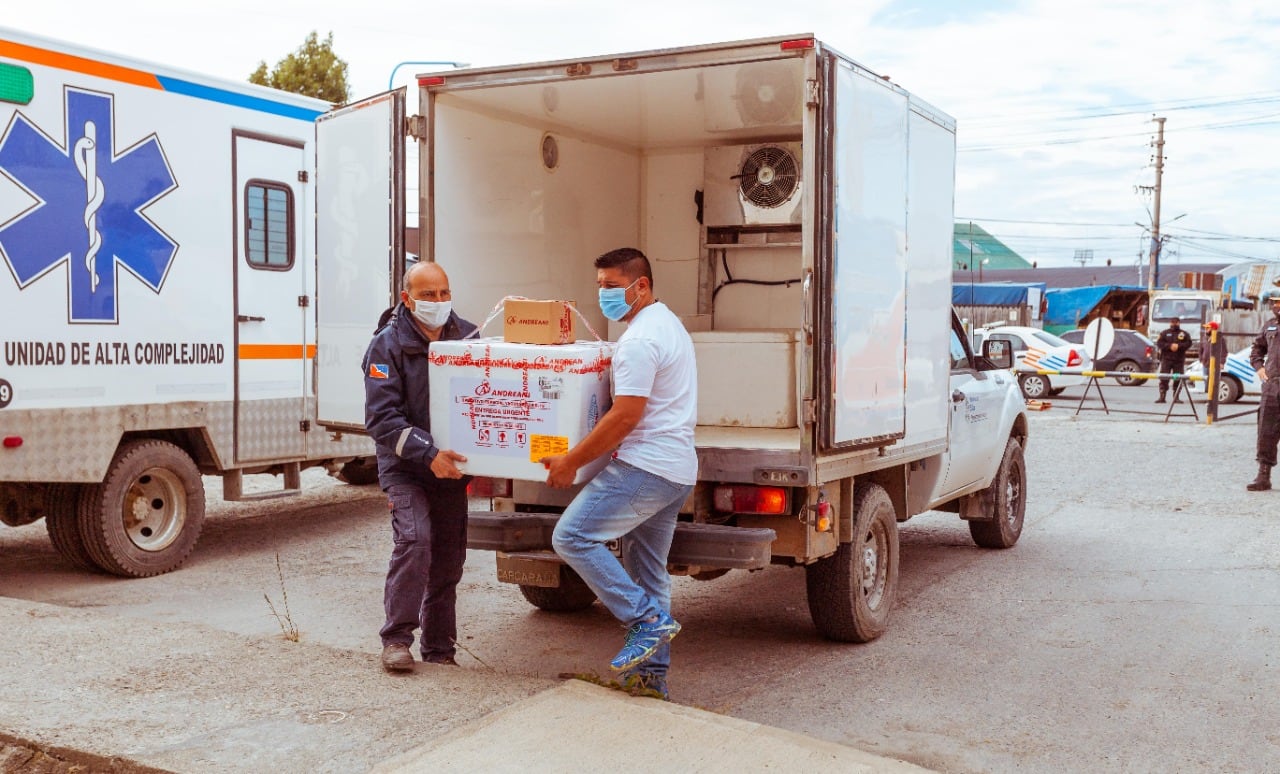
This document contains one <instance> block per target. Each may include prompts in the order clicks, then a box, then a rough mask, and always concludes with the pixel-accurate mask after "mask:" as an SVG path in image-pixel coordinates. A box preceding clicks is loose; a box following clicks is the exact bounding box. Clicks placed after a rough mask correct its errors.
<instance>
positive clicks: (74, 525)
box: [44, 484, 101, 570]
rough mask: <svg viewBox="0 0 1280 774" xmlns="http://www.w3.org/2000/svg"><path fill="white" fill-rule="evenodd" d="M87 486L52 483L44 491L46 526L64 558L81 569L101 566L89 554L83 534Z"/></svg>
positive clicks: (54, 544) (50, 537) (93, 568)
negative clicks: (82, 507) (82, 503)
mask: <svg viewBox="0 0 1280 774" xmlns="http://www.w3.org/2000/svg"><path fill="white" fill-rule="evenodd" d="M84 490H85V487H84V486H82V485H80V484H50V485H49V489H48V490H47V491H46V493H45V514H44V528H45V531H47V532H48V533H49V542H50V543H53V547H54V548H55V549H56V550H57V551H58V553H59V554H61V555H62V558H63V559H66V560H67V561H68V562H71V563H72V564H74V565H75V566H76V567H79V568H80V569H82V570H98V569H101V568H100V567H98V565H97V564H95V563H94V561H93V557H92V556H89V549H87V548H85V547H84V538H83V537H82V536H81V535H80V497H81V495H82V494H83V493H84Z"/></svg>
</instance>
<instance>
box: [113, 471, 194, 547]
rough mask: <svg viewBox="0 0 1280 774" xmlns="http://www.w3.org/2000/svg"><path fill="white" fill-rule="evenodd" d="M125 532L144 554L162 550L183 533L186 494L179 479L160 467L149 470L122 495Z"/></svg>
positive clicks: (185, 516) (185, 514)
mask: <svg viewBox="0 0 1280 774" xmlns="http://www.w3.org/2000/svg"><path fill="white" fill-rule="evenodd" d="M122 515H123V518H124V530H125V533H126V534H127V535H128V536H129V540H130V541H131V542H132V543H133V544H134V545H135V546H137V547H138V548H140V549H142V550H143V551H163V550H164V549H165V548H167V547H168V546H169V545H170V544H171V543H173V541H174V540H177V538H178V535H179V533H181V532H182V525H183V523H184V522H185V521H186V518H187V492H186V489H185V487H183V485H182V480H181V479H180V478H178V476H177V475H175V474H174V473H173V472H171V471H168V470H165V469H163V468H148V469H146V470H144V471H143V472H142V474H141V475H139V476H138V478H137V479H136V480H135V481H134V482H133V485H132V486H130V487H129V490H128V491H127V492H125V496H124V508H123V514H122Z"/></svg>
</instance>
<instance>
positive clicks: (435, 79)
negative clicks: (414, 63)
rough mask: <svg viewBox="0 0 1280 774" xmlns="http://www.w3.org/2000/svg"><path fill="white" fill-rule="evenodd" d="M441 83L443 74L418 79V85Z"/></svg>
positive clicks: (437, 84)
mask: <svg viewBox="0 0 1280 774" xmlns="http://www.w3.org/2000/svg"><path fill="white" fill-rule="evenodd" d="M443 85H444V76H443V75H428V76H427V77H425V78H419V79H418V86H443Z"/></svg>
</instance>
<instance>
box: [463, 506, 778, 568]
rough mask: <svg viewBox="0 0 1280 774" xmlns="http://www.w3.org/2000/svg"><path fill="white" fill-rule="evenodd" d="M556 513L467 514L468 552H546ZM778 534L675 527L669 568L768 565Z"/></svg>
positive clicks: (711, 526)
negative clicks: (678, 566)
mask: <svg viewBox="0 0 1280 774" xmlns="http://www.w3.org/2000/svg"><path fill="white" fill-rule="evenodd" d="M559 518H560V515H559V514H556V513H520V512H510V511H506V512H504V511H471V512H470V513H468V514H467V548H472V549H476V550H480V551H503V552H516V551H550V550H551V532H552V530H554V529H555V526H556V521H558V520H559ZM775 537H776V534H775V533H774V531H773V530H771V529H765V528H763V527H754V528H747V527H730V526H725V525H721V524H695V523H692V522H687V521H682V522H678V523H677V524H676V532H675V536H674V537H673V538H672V540H671V553H670V554H668V556H667V563H668V564H672V565H682V566H697V567H703V568H707V569H729V570H758V569H761V568H764V567H767V566H768V565H769V560H770V557H771V556H772V551H771V546H772V545H773V541H774V538H775Z"/></svg>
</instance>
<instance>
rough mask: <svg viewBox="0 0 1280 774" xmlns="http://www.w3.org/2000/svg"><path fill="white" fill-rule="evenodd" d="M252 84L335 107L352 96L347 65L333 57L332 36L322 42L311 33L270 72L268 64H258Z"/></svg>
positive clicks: (335, 56)
mask: <svg viewBox="0 0 1280 774" xmlns="http://www.w3.org/2000/svg"><path fill="white" fill-rule="evenodd" d="M249 83H256V84H258V85H260V86H270V87H272V88H273V89H280V90H281V91H291V92H293V93H294V94H305V95H306V96H308V97H318V98H320V99H325V100H328V101H330V102H332V103H334V104H335V105H341V104H343V103H345V102H346V101H347V98H348V96H349V93H350V90H349V89H348V87H347V63H346V62H344V61H343V60H341V59H339V58H338V55H337V54H335V53H333V33H332V32H330V33H329V36H328V37H326V38H325V39H324V40H323V41H321V40H320V39H319V38H318V37H317V35H316V33H315V31H312V32H311V34H310V35H308V36H307V39H306V41H305V42H304V43H303V44H302V45H301V46H299V47H298V50H297V51H294V52H293V53H292V54H289V55H288V56H286V57H285V58H284V59H281V60H280V61H279V62H277V63H276V66H275V69H274V70H272V71H270V72H268V71H267V63H266V62H265V61H264V62H259V63H258V69H257V70H254V71H253V74H252V75H250V76H249Z"/></svg>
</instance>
